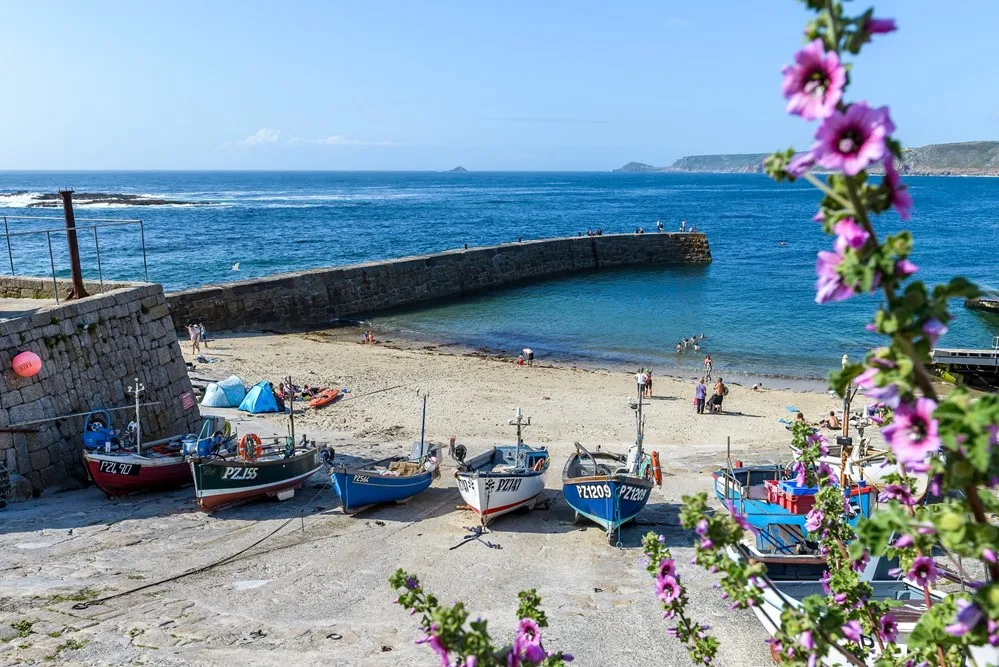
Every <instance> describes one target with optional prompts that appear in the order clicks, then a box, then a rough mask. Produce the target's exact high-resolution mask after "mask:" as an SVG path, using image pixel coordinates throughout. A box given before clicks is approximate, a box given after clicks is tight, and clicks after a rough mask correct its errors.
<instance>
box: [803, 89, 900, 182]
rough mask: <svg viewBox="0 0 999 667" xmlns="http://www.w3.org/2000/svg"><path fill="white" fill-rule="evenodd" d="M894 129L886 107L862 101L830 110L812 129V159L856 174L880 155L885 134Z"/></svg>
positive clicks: (883, 145)
mask: <svg viewBox="0 0 999 667" xmlns="http://www.w3.org/2000/svg"><path fill="white" fill-rule="evenodd" d="M894 131H895V125H894V124H893V123H892V122H891V117H890V116H889V115H888V107H880V108H878V109H872V108H871V107H869V106H867V103H866V102H856V103H854V104H851V105H850V107H849V108H848V109H847V110H846V112H845V113H841V112H839V111H833V112H832V114H831V115H830V116H829V117H827V118H826V119H825V120H824V121H823V122H822V125H820V126H819V129H818V131H817V132H816V133H815V139H816V144H815V146H814V148H813V149H812V152H813V153H814V154H815V162H816V163H817V164H819V165H821V166H823V167H825V168H826V169H834V170H836V171H842V172H843V173H844V174H846V175H847V176H856V175H857V174H858V173H860V172H861V171H862V170H864V169H866V168H867V167H868V166H869V165H870V164H871V163H873V162H876V161H878V160H880V159H881V158H883V157H884V155H885V152H886V151H887V147H886V146H885V138H886V137H888V135H890V134H891V133H892V132H894Z"/></svg>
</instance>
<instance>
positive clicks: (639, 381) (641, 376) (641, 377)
mask: <svg viewBox="0 0 999 667" xmlns="http://www.w3.org/2000/svg"><path fill="white" fill-rule="evenodd" d="M648 379H649V378H648V376H647V375H646V374H645V369H644V368H639V369H638V372H637V373H635V385H636V386H637V387H638V395H639V396H642V397H644V396H645V383H646V382H648Z"/></svg>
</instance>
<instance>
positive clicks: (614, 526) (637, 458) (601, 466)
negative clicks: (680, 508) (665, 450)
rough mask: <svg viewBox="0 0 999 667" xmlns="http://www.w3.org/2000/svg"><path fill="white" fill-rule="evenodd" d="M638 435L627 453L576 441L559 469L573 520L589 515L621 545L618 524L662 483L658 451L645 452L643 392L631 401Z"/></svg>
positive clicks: (635, 513) (639, 508)
mask: <svg viewBox="0 0 999 667" xmlns="http://www.w3.org/2000/svg"><path fill="white" fill-rule="evenodd" d="M631 407H632V409H633V410H634V411H635V422H636V424H637V428H636V431H637V435H636V437H635V444H634V445H632V446H631V448H630V449H629V450H628V453H627V454H626V455H625V454H618V453H613V452H604V451H600V449H599V448H597V450H596V451H594V452H589V451H587V450H586V449H585V448H584V447H583V446H582V445H581V444H579V443H578V442H577V443H576V453H575V454H573V455H572V456H570V457H569V460H568V461H567V462H566V464H565V468H564V469H563V470H562V495H563V496H565V500H566V502H567V503H569V506H570V507H572V509H573V510H574V511H575V520H576V522H577V523H578V522H580V521H582V520H583V519H584V518H585V519H589V520H590V521H592V522H594V523H595V524H597V525H598V526H600V527H601V528H603V529H604V530H605V531H606V533H607V541H608V542H609V543H610V544H616V545H618V546H620V544H621V542H620V530H621V526H622V525H624V524H626V523H628V522H629V521H631V520H632V519H634V518H635V517H636V516H638V513H639V512H641V511H642V508H644V507H645V505H646V503H648V502H649V498H650V497H651V495H652V486H653V484H658V485H660V486H662V468H661V466H660V464H659V452H652V453H650V454H647V453H645V450H644V448H643V440H644V438H645V419H644V417H643V416H642V392H641V391H639V393H638V401H637V402H634V401H633V402H632V403H631Z"/></svg>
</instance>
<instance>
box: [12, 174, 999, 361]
mask: <svg viewBox="0 0 999 667" xmlns="http://www.w3.org/2000/svg"><path fill="white" fill-rule="evenodd" d="M908 182H909V184H910V187H911V189H912V194H913V197H914V199H915V212H914V217H913V220H912V221H911V223H910V224H909V225H908V226H909V228H910V229H912V230H913V232H914V234H915V238H916V249H915V253H914V256H913V259H914V261H915V262H916V263H917V264H918V265H919V266H920V267H921V273H920V276H921V277H923V278H924V279H928V280H942V279H945V278H947V277H949V276H950V275H952V274H955V273H959V274H962V275H965V276H967V277H969V278H971V279H973V280H976V281H978V282H979V283H980V284H982V285H984V286H986V287H999V279H997V278H996V272H995V267H994V262H995V259H994V258H995V257H996V255H997V251H999V232H997V230H999V180H996V179H989V178H931V177H922V178H911V179H908ZM63 187H72V188H74V189H75V190H76V191H77V192H78V193H84V192H114V193H125V194H138V195H148V196H157V197H165V198H171V199H179V200H183V201H187V202H195V203H197V204H198V205H174V206H142V207H137V206H128V205H86V204H82V203H81V204H78V206H77V211H76V214H77V217H78V218H84V217H100V218H141V219H142V220H143V221H144V228H145V236H146V244H147V249H148V263H149V278H150V279H151V280H154V281H157V282H162V283H163V284H164V285H165V286H166V288H167V289H168V290H173V289H180V288H184V287H190V286H196V285H203V284H208V283H218V282H223V281H227V280H235V279H242V278H250V277H256V276H262V275H268V274H271V273H275V272H281V271H290V270H295V269H301V268H309V267H319V266H330V265H338V264H349V263H354V262H359V261H364V260H372V259H382V258H388V257H399V256H404V255H411V254H416V253H425V252H433V251H438V250H444V249H449V248H456V247H461V246H462V245H463V244H465V243H468V244H469V245H470V246H472V245H486V244H493V243H502V242H509V241H515V240H516V239H517V238H518V237H522V238H542V237H553V236H566V235H573V236H574V235H576V234H577V233H578V232H580V231H584V232H585V230H586V229H588V228H597V227H602V228H603V229H604V231H605V232H631V231H633V230H634V229H635V228H636V227H639V226H644V227H645V229H646V230H647V231H651V230H654V228H655V222H656V220H657V219H662V220H663V223H664V224H665V225H666V227H667V229H675V228H676V227H677V226H678V224H679V221H680V219H681V218H684V219H686V220H687V221H688V223H689V224H694V225H696V226H697V227H698V229H700V230H703V231H705V232H706V233H707V234H708V238H709V241H710V244H711V250H712V253H713V256H714V262H713V263H712V264H711V265H710V266H706V267H680V268H642V269H628V270H614V271H606V272H601V273H599V274H590V275H582V276H576V277H571V278H565V279H561V280H555V281H550V282H546V283H543V284H538V285H530V286H524V287H517V288H513V289H508V290H504V291H501V292H496V293H492V294H488V295H482V296H478V297H474V298H469V299H464V300H461V301H456V302H452V303H447V304H441V305H438V306H435V307H431V308H422V309H418V310H410V311H407V312H399V313H389V314H381V315H378V316H377V317H375V318H374V322H375V324H376V326H378V327H383V328H387V329H394V330H397V331H403V332H407V333H409V334H412V335H417V336H425V337H430V338H439V339H442V340H446V341H452V342H456V343H461V344H464V345H469V346H473V347H484V348H487V349H490V350H496V351H504V352H509V353H511V354H514V353H515V352H516V351H517V350H519V349H520V348H521V347H524V346H529V347H532V348H534V349H535V350H536V351H537V352H538V353H539V355H540V356H542V357H544V356H552V357H558V358H561V359H578V360H581V361H587V362H592V363H598V364H607V365H615V364H627V365H638V364H652V365H654V366H656V367H657V368H667V369H669V368H672V367H682V368H686V367H691V368H692V367H695V366H697V365H698V363H699V360H700V358H701V355H694V353H693V352H692V351H688V352H686V353H684V354H681V355H679V356H678V355H677V354H676V353H675V352H674V351H673V348H674V346H675V344H676V341H677V339H679V338H681V337H687V336H691V335H694V334H700V333H702V332H703V333H705V334H707V339H706V341H705V343H704V349H703V350H702V354H703V353H704V352H710V353H711V355H712V357H713V358H714V359H715V362H716V366H717V367H718V368H719V369H720V370H724V371H725V372H731V371H737V372H745V373H778V374H788V375H796V376H822V375H824V374H825V372H826V370H827V369H828V368H830V367H833V366H836V365H838V364H839V360H840V358H841V356H842V355H843V354H844V353H847V354H850V355H851V356H854V357H857V356H859V355H861V354H862V353H863V351H864V350H865V349H866V348H867V347H869V346H870V345H872V344H875V343H876V342H877V339H876V338H874V337H872V336H870V335H869V334H867V333H866V332H865V331H864V329H863V325H864V323H865V322H866V321H867V319H868V317H869V315H870V313H871V312H872V310H873V307H874V305H875V303H876V302H875V299H874V298H873V297H865V298H857V299H855V300H852V301H850V302H847V303H843V304H829V305H823V306H819V305H816V304H815V303H814V302H813V297H814V292H813V283H814V264H815V253H816V252H817V251H818V250H820V249H823V248H825V247H827V246H828V245H829V244H830V241H829V239H827V238H826V237H824V236H823V234H822V233H821V230H820V228H819V226H818V225H816V224H815V223H813V222H811V221H810V218H811V216H812V214H813V213H814V211H815V207H816V203H817V201H818V196H817V194H816V192H815V191H814V190H813V189H812V188H811V187H810V186H809V185H807V184H804V183H797V184H792V185H786V184H785V185H777V184H775V183H772V182H771V181H770V180H768V179H767V178H766V177H764V176H759V175H710V174H619V173H468V174H451V173H427V172H420V173H402V172H399V173H394V172H357V173H347V172H117V173H116V172H110V173H94V172H65V173H56V172H6V173H0V216H2V215H6V216H47V217H49V218H51V220H20V219H13V218H9V217H8V220H7V224H8V226H9V228H10V231H11V232H15V231H22V230H28V229H45V228H55V229H58V228H60V227H62V222H61V210H60V209H37V208H27V205H28V204H29V203H30V202H31V201H32V197H33V194H34V193H40V192H48V193H51V192H54V191H56V190H57V189H59V188H63ZM80 224H81V225H82V224H86V223H83V222H81V223H80ZM880 228H881V230H882V231H883V232H885V233H888V232H893V231H897V230H898V229H900V228H901V223H900V221H899V220H898V218H897V217H895V216H886V217H885V218H884V219H883V221H882V222H881V224H880ZM100 234H101V236H100V249H101V269H102V272H103V275H104V277H105V278H110V279H122V280H129V279H132V280H134V279H141V278H142V277H143V264H142V257H141V253H140V252H139V248H140V247H141V246H140V243H139V233H138V230H137V229H135V228H125V227H122V228H118V229H116V230H115V231H111V230H101V232H100ZM62 239H63V237H61V236H60V235H53V248H54V257H55V263H56V267H57V273H58V275H60V276H66V275H68V262H67V260H66V253H65V249H64V241H63V240H62ZM781 240H784V241H786V246H781V245H779V243H778V242H779V241H781ZM81 247H82V250H83V254H84V265H85V271H86V273H87V274H88V277H93V278H96V277H97V267H96V258H95V256H94V252H93V248H94V244H93V240H92V237H86V236H84V237H82V239H81ZM12 250H13V260H14V266H15V271H16V273H18V274H34V275H48V273H49V252H48V247H47V244H46V241H45V238H44V236H19V237H15V238H14V239H13V248H12ZM5 254H6V247H5V246H4V245H3V244H2V243H0V271H2V270H5V269H7V270H9V266H8V262H5V261H4V260H5V259H6V257H5ZM235 262H239V266H240V270H239V271H238V272H234V271H232V270H231V268H232V265H233V264H234V263H235ZM954 311H955V313H956V314H957V320H956V321H955V322H954V324H953V326H952V328H951V333H950V334H949V335H948V336H947V337H946V338H945V339H944V343H945V344H948V345H952V346H972V347H988V346H989V345H990V342H991V336H993V335H996V334H999V322H997V321H995V320H992V319H991V318H990V317H989V316H982V315H977V314H974V313H971V312H969V311H966V310H965V309H964V308H963V307H962V306H961V305H960V304H955V305H954Z"/></svg>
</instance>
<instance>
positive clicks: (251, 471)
mask: <svg viewBox="0 0 999 667" xmlns="http://www.w3.org/2000/svg"><path fill="white" fill-rule="evenodd" d="M258 470H260V468H230V467H228V466H226V469H225V472H223V473H222V479H239V480H243V479H256V478H257V471H258Z"/></svg>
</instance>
